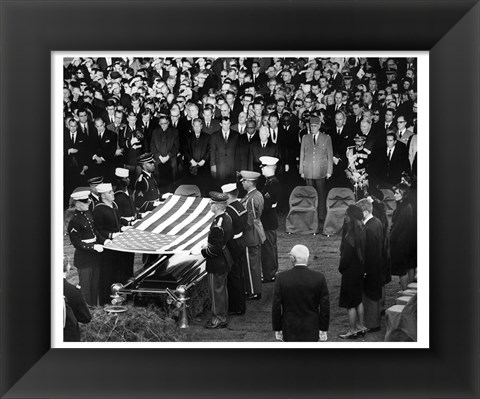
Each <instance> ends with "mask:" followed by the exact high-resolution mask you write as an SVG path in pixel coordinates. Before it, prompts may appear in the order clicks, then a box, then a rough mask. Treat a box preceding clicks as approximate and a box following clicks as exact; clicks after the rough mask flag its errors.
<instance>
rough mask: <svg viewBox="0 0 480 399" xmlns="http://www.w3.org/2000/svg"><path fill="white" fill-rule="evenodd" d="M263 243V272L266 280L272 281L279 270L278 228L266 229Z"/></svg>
mask: <svg viewBox="0 0 480 399" xmlns="http://www.w3.org/2000/svg"><path fill="white" fill-rule="evenodd" d="M265 236H266V240H265V242H264V243H263V244H262V274H263V280H264V281H271V280H272V279H273V278H274V277H275V275H276V274H277V271H278V249H277V230H265Z"/></svg>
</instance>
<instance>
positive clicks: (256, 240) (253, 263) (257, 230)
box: [240, 170, 265, 300]
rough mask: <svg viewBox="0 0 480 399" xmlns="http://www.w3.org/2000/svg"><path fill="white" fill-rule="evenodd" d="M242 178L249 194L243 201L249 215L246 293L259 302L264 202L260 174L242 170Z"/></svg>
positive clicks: (246, 230)
mask: <svg viewBox="0 0 480 399" xmlns="http://www.w3.org/2000/svg"><path fill="white" fill-rule="evenodd" d="M240 176H241V179H240V181H241V182H242V186H243V189H244V190H245V191H246V192H247V194H246V195H245V197H243V199H242V201H241V202H242V205H243V206H244V207H245V209H246V210H247V215H248V217H247V226H246V228H245V231H244V233H243V235H244V237H245V244H246V246H247V248H246V258H247V267H246V269H245V271H244V274H245V291H246V293H247V299H257V300H258V299H260V298H261V297H262V244H263V243H264V242H265V232H264V230H263V225H262V222H261V217H262V213H263V207H264V200H263V195H262V194H261V193H260V191H258V190H257V187H256V183H257V179H258V178H259V177H260V173H258V172H253V171H248V170H242V171H241V172H240Z"/></svg>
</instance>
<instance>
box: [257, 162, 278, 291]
mask: <svg viewBox="0 0 480 399" xmlns="http://www.w3.org/2000/svg"><path fill="white" fill-rule="evenodd" d="M278 161H279V159H278V158H275V157H267V156H265V157H260V162H261V168H262V174H263V176H265V179H266V181H265V185H264V186H263V189H262V194H263V199H264V208H263V213H262V217H261V221H262V225H263V229H264V231H265V236H266V239H265V242H264V243H263V244H262V274H263V278H262V282H264V283H268V282H271V281H275V275H276V274H277V271H278V250H277V229H278V217H277V206H278V201H279V198H280V182H279V181H278V179H277V177H276V176H275V171H276V168H277V163H278Z"/></svg>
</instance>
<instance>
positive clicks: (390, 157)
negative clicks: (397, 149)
mask: <svg viewBox="0 0 480 399" xmlns="http://www.w3.org/2000/svg"><path fill="white" fill-rule="evenodd" d="M391 159H392V149H391V148H389V149H388V160H389V161H390V160H391Z"/></svg>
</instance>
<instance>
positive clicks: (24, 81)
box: [0, 0, 480, 398]
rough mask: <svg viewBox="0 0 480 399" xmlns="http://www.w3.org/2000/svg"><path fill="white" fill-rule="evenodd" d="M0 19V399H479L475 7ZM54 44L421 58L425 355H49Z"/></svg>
mask: <svg viewBox="0 0 480 399" xmlns="http://www.w3.org/2000/svg"><path fill="white" fill-rule="evenodd" d="M1 14H2V19H1V24H0V25H1V46H0V48H1V57H0V58H1V60H0V62H1V84H0V88H1V115H0V123H1V135H0V151H1V157H0V164H1V179H0V185H1V186H0V194H1V220H0V227H1V230H0V237H1V247H0V256H1V295H2V297H1V312H0V317H1V342H0V344H1V354H2V356H1V360H0V362H1V363H0V369H1V390H0V394H1V395H4V397H5V398H13V397H78V398H80V397H111V396H112V397H113V396H115V397H118V398H121V397H136V398H140V397H173V396H175V397H196V398H199V397H205V398H207V397H208V398H216V397H218V398H228V397H238V398H239V397H249V398H253V397H272V398H273V397H275V398H286V397H320V396H321V397H352V396H355V397H379V398H387V397H402V398H406V397H465V398H469V397H477V396H478V394H479V385H478V375H479V370H478V368H479V366H478V358H477V355H478V349H479V344H478V335H479V334H478V333H479V323H478V321H479V320H478V315H479V312H478V310H479V303H480V301H479V290H478V281H479V268H478V264H479V263H480V262H479V250H478V242H479V240H478V238H479V232H478V228H479V212H478V204H479V203H480V201H479V192H478V182H479V161H478V150H479V119H478V111H479V109H480V107H479V97H478V93H479V71H480V65H479V53H478V49H479V38H480V35H479V33H480V32H479V21H480V20H479V5H478V3H477V1H458V0H457V1H453V0H452V1H444V2H434V1H411V2H398V1H382V2H374V1H342V2H322V1H311V2H306V1H296V2H295V3H293V2H290V1H288V2H283V1H256V2H246V1H242V2H240V1H222V2H193V1H176V2H167V1H165V2H162V1H158V2H142V1H136V2H117V1H96V2H80V1H62V2H39V1H27V2H5V1H4V2H2V3H1ZM54 50H58V51H61V50H65V51H69V50H72V51H73V50H89V51H94V50H98V51H102V50H119V51H120V50H138V51H148V50H159V51H161V50H178V51H187V50H198V51H202V50H218V51H221V50H227V51H231V50H245V51H249V50H258V51H260V53H259V56H261V55H262V53H261V51H262V50H285V51H289V50H295V51H307V50H311V51H315V50H316V51H324V50H345V51H347V50H386V51H391V50H408V51H410V50H412V51H413V50H428V51H430V176H431V177H430V179H431V181H430V306H431V309H430V342H431V348H430V349H428V350H427V349H424V350H420V349H417V350H413V349H409V350H374V349H368V350H358V349H356V350H353V349H350V350H342V349H331V350H314V349H304V350H296V349H289V350H274V349H265V350H261V349H242V350H234V349H228V350H227V349H209V350H193V349H188V350H187V349H182V350H177V349H163V350H161V349H156V350H153V349H152V350H132V349H130V350H119V349H111V350H108V349H98V350H93V349H82V350H79V349H76V350H66V349H62V350H60V349H55V350H54V349H50V333H51V331H50V280H51V275H50V265H51V258H50V249H51V240H50V236H51V227H50V226H51V213H50V207H51V196H50V192H51V191H50V190H51V170H50V160H51V156H52V154H51V139H50V137H51V132H52V125H51V123H52V121H51V108H50V107H51V102H50V100H51V79H50V77H51V54H50V51H54ZM419 184H421V182H419ZM420 217H421V215H420ZM420 250H427V249H425V248H421V249H420ZM7 391H8V393H7Z"/></svg>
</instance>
